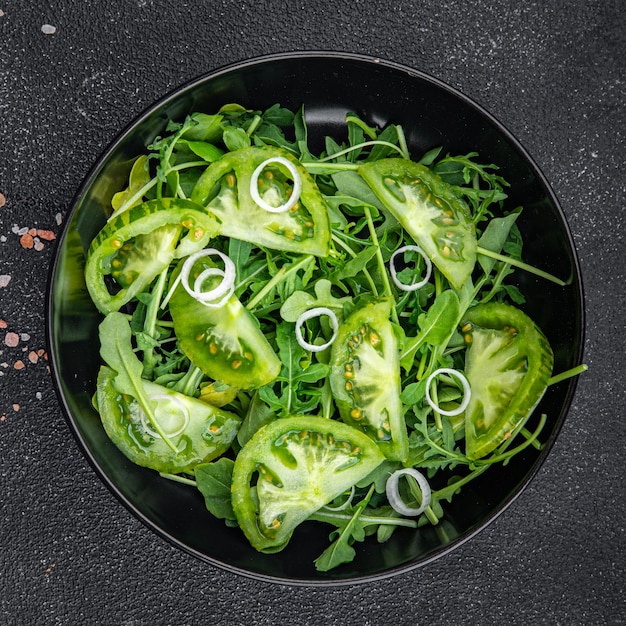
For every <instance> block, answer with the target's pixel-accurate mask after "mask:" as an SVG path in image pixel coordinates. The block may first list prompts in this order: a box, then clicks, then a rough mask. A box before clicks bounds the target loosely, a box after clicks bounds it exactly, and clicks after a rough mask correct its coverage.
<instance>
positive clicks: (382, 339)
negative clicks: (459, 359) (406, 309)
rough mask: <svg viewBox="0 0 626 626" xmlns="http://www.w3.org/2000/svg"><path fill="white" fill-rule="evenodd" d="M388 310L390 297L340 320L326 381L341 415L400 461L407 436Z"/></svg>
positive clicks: (396, 358)
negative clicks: (329, 385)
mask: <svg viewBox="0 0 626 626" xmlns="http://www.w3.org/2000/svg"><path fill="white" fill-rule="evenodd" d="M390 313H391V302H390V301H389V300H383V301H379V302H376V303H370V304H367V305H366V306H364V307H363V308H361V309H358V310H357V311H355V312H353V313H352V314H351V315H350V316H349V317H348V318H347V319H346V320H345V321H344V322H343V324H342V325H341V326H340V327H339V331H338V333H337V337H336V338H335V341H334V342H333V344H332V347H331V357H330V364H331V374H330V384H331V389H332V393H333V396H334V398H335V403H336V405H337V408H338V409H339V414H340V415H341V419H342V420H343V421H344V422H345V423H346V424H349V425H350V426H353V427H354V428H356V429H358V430H361V431H363V432H365V433H366V434H367V435H368V436H369V437H370V438H371V439H372V440H373V441H375V442H376V444H377V445H378V446H379V447H380V449H381V450H382V452H383V453H384V454H385V456H386V457H387V458H388V459H390V460H393V461H401V462H404V461H406V459H407V457H408V454H409V440H408V435H407V429H406V423H405V421H404V417H403V411H402V403H401V401H400V393H401V391H402V389H401V381H400V362H399V357H398V342H397V339H396V336H395V334H394V332H393V328H392V325H391V322H390V321H389V316H390Z"/></svg>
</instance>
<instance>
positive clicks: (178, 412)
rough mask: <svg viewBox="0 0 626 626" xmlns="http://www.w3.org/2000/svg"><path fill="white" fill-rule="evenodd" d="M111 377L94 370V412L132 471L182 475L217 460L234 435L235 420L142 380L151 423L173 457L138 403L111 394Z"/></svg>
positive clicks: (113, 390) (105, 371)
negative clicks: (154, 424)
mask: <svg viewBox="0 0 626 626" xmlns="http://www.w3.org/2000/svg"><path fill="white" fill-rule="evenodd" d="M115 376H116V374H115V372H114V371H113V370H112V369H111V368H109V367H106V366H102V367H101V368H100V372H99V374H98V383H97V392H96V402H97V406H98V412H99V413H100V418H101V420H102V425H103V426H104V430H105V432H106V433H107V435H108V436H109V438H110V439H111V441H112V442H113V443H114V444H115V445H116V446H117V448H118V449H119V450H120V451H121V452H122V453H123V454H124V455H125V456H126V457H127V458H129V459H130V460H131V461H132V462H133V463H136V464H137V465H141V466H143V467H149V468H151V469H153V470H156V471H158V472H165V473H172V474H176V473H179V472H188V471H190V470H191V469H193V468H194V467H195V466H196V465H198V464H199V463H207V462H209V461H211V460H212V459H214V458H216V457H218V456H219V455H221V454H223V453H224V452H225V451H226V450H227V449H228V448H229V446H230V444H231V442H232V441H233V439H234V438H235V436H236V434H237V430H238V429H239V426H240V424H241V420H240V418H239V416H237V415H234V414H233V413H229V412H227V411H224V410H222V409H218V408H216V407H214V406H211V405H210V404H206V403H205V402H202V401H200V400H197V399H195V398H190V397H189V396H186V395H183V394H181V393H178V392H176V391H172V390H171V389H168V388H166V387H163V386H161V385H157V384H155V383H152V382H149V381H147V380H144V381H142V384H143V388H144V390H145V393H146V395H147V396H148V398H149V399H150V401H151V402H153V403H154V412H155V416H156V419H157V420H158V421H159V426H160V427H161V429H162V430H163V431H164V433H165V434H166V435H168V436H170V441H171V442H172V443H174V445H175V446H176V448H177V450H178V452H176V453H175V452H173V451H172V449H171V448H170V447H169V446H168V445H167V444H166V443H165V441H164V440H163V439H162V438H161V437H160V436H159V435H158V434H156V432H155V431H154V429H153V428H152V427H151V425H150V423H149V421H148V420H147V418H146V416H145V414H144V413H143V411H142V410H141V408H140V406H139V403H138V402H137V401H136V400H135V399H134V398H132V397H130V396H125V395H122V394H120V393H119V392H118V391H117V389H116V388H115V384H114V381H115Z"/></svg>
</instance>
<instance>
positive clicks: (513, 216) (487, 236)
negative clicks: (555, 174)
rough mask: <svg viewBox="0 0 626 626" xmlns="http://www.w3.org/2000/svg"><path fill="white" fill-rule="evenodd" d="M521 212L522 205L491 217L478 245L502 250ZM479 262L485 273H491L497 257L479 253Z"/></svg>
mask: <svg viewBox="0 0 626 626" xmlns="http://www.w3.org/2000/svg"><path fill="white" fill-rule="evenodd" d="M521 212H522V209H521V207H520V208H518V209H516V210H515V211H512V212H511V213H509V214H508V215H507V216H505V217H494V218H493V219H491V220H490V221H489V224H487V227H486V228H485V230H484V231H483V234H482V235H481V237H480V238H479V239H478V245H479V246H481V247H483V248H485V249H487V250H491V251H492V252H500V251H501V250H502V248H503V247H504V244H505V243H506V241H507V239H508V237H509V232H510V231H511V228H512V227H513V224H514V223H515V221H516V220H517V218H518V217H519V215H520V213H521ZM478 262H479V263H480V266H481V267H482V268H483V271H484V272H485V274H490V273H491V271H492V270H493V267H494V265H495V264H496V260H495V259H492V258H491V257H487V256H484V255H482V254H479V255H478Z"/></svg>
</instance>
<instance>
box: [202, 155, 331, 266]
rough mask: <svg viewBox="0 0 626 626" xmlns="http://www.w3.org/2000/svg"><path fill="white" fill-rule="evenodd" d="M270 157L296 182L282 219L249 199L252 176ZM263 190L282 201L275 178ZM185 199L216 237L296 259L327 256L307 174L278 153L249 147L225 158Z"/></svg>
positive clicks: (324, 229) (324, 218)
mask: <svg viewBox="0 0 626 626" xmlns="http://www.w3.org/2000/svg"><path fill="white" fill-rule="evenodd" d="M273 157H282V158H284V159H287V160H288V161H289V162H290V163H292V164H293V166H294V167H295V169H296V171H297V172H298V174H299V176H300V180H301V181H302V191H301V193H300V199H299V201H298V202H297V203H296V205H295V207H294V208H293V209H291V210H289V211H286V212H285V213H270V212H268V211H265V210H264V209H263V208H261V207H260V206H258V205H257V203H256V202H255V201H254V200H253V198H252V196H251V194H250V182H251V178H252V175H253V173H254V170H255V169H256V168H257V166H259V165H260V164H261V163H263V162H264V161H265V160H267V159H269V158H273ZM262 180H263V179H262ZM264 184H266V186H273V192H275V193H276V194H278V195H282V196H283V197H284V198H283V199H284V200H285V201H286V199H287V197H286V196H285V190H286V188H285V186H284V184H282V183H281V182H280V181H279V179H278V177H277V176H274V178H273V179H271V180H265V181H264ZM191 199H192V200H193V201H194V202H196V203H198V204H201V205H202V206H205V207H206V208H207V210H208V211H210V212H211V213H212V214H214V215H215V216H216V217H217V218H218V219H219V220H220V221H221V227H220V231H221V234H222V235H225V236H228V237H233V238H235V239H240V240H242V241H248V242H251V243H254V244H256V245H258V246H263V247H267V248H272V249H276V250H286V251H288V252H297V253H300V254H313V255H315V256H321V257H325V256H328V253H329V251H330V240H331V229H330V219H329V213H328V207H327V205H326V202H325V200H324V198H323V196H322V194H321V193H320V191H319V189H318V188H317V185H316V184H315V182H314V181H313V178H312V177H311V175H310V174H309V173H308V171H307V170H306V169H305V168H304V167H303V166H302V164H301V163H300V162H299V161H298V160H297V159H296V158H295V157H293V156H292V155H291V154H290V153H289V152H287V151H286V150H284V149H282V148H275V147H269V146H265V147H254V146H253V147H248V148H241V149H240V150H235V151H233V152H229V153H227V154H225V155H224V156H223V157H222V158H221V159H218V160H217V161H215V162H214V163H212V164H211V165H210V166H209V167H208V168H207V169H206V170H205V172H204V173H203V174H202V175H201V176H200V179H199V180H198V182H197V183H196V185H195V187H194V189H193V192H192V195H191Z"/></svg>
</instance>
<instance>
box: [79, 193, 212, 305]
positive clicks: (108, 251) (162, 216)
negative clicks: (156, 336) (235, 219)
mask: <svg viewBox="0 0 626 626" xmlns="http://www.w3.org/2000/svg"><path fill="white" fill-rule="evenodd" d="M217 233H218V222H217V220H216V219H215V217H213V216H212V215H210V214H209V213H208V212H207V211H206V210H204V209H203V208H202V207H201V206H199V205H197V204H195V203H193V202H191V201H189V200H181V199H174V198H162V199H160V200H150V201H148V202H143V203H142V204H139V205H137V206H134V207H132V208H130V209H128V210H127V211H124V212H123V213H121V214H120V215H118V216H117V217H115V218H114V219H113V220H111V221H110V222H108V223H107V224H106V225H105V226H104V227H103V228H102V230H101V231H100V232H99V233H98V235H97V236H96V237H95V238H94V240H93V241H92V243H91V245H90V246H89V250H88V252H87V262H86V266H85V280H86V283H87V288H88V289H89V293H90V295H91V298H92V300H93V302H94V304H95V305H96V307H97V308H98V309H99V310H100V311H101V312H102V313H104V314H107V313H111V312H113V311H118V310H119V309H120V307H122V306H123V305H125V304H126V303H127V302H129V301H130V300H132V299H133V298H134V297H135V296H136V295H137V294H138V293H140V292H141V291H143V290H144V289H146V287H148V286H149V285H150V283H151V282H152V281H153V280H154V279H155V278H156V276H158V275H159V274H160V273H161V272H162V271H163V270H164V269H165V268H167V267H168V265H169V264H170V263H171V262H172V260H173V259H175V258H179V257H181V256H184V255H188V254H191V253H192V252H195V251H196V250H201V249H202V248H204V247H205V246H206V244H207V242H208V241H209V239H210V238H211V237H214V236H215V235H216V234H217ZM107 277H110V278H113V279H115V281H116V282H117V286H118V287H119V289H117V290H115V289H112V288H110V287H109V285H108V284H107Z"/></svg>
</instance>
